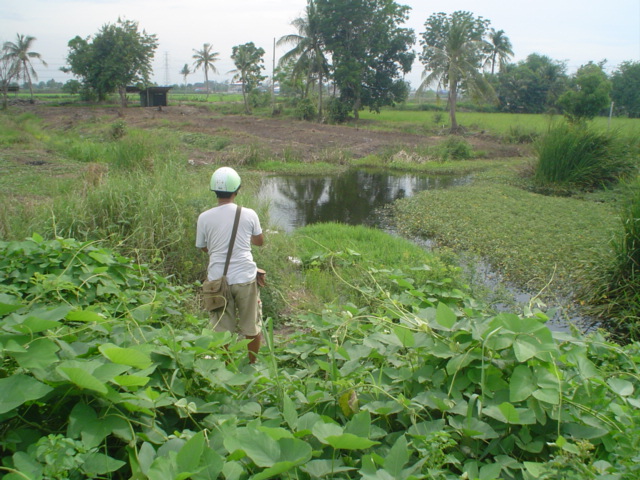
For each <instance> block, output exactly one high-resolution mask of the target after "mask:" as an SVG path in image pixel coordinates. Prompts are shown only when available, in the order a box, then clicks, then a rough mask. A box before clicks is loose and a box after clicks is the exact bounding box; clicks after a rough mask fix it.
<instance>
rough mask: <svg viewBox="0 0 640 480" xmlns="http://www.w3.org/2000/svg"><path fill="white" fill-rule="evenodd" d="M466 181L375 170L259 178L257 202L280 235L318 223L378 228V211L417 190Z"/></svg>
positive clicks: (456, 184) (450, 177)
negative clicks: (260, 200) (266, 209)
mask: <svg viewBox="0 0 640 480" xmlns="http://www.w3.org/2000/svg"><path fill="white" fill-rule="evenodd" d="M470 181H471V176H469V175H465V176H459V175H458V176H443V175H438V176H418V175H408V174H391V173H389V172H382V171H379V170H349V171H347V172H345V173H341V174H338V175H327V176H277V177H265V178H264V179H263V180H262V186H261V188H260V192H259V196H260V198H266V199H267V201H268V202H269V220H270V223H271V224H272V225H274V226H277V227H279V228H281V229H282V230H284V231H287V232H289V231H292V230H294V229H295V228H298V227H302V226H304V225H309V224H312V223H319V222H338V223H346V224H349V225H367V226H371V227H380V226H381V223H380V222H381V216H380V210H381V208H382V207H384V206H385V205H389V204H391V203H393V202H394V201H396V200H398V199H400V198H404V197H410V196H412V195H415V194H416V193H417V192H420V191H422V190H433V189H438V188H449V187H453V186H458V185H464V184H467V183H469V182H470Z"/></svg>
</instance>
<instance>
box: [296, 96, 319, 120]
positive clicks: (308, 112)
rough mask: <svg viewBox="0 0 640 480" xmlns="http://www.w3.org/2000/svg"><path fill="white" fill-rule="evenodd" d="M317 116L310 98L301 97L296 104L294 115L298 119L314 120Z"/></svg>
mask: <svg viewBox="0 0 640 480" xmlns="http://www.w3.org/2000/svg"><path fill="white" fill-rule="evenodd" d="M317 116H318V111H317V110H316V106H315V104H314V103H313V101H312V100H311V99H310V98H303V99H301V100H300V101H298V104H297V105H296V117H297V118H299V119H300V120H314V119H315V118H316V117H317Z"/></svg>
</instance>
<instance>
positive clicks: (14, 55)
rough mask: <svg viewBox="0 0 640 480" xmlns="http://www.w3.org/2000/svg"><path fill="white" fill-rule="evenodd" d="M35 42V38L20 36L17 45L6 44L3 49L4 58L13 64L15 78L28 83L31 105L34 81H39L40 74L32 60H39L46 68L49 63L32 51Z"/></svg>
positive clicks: (17, 38) (17, 37)
mask: <svg viewBox="0 0 640 480" xmlns="http://www.w3.org/2000/svg"><path fill="white" fill-rule="evenodd" d="M35 41H36V38H35V37H32V36H30V35H21V34H18V35H17V36H16V42H15V43H13V42H5V43H4V45H3V47H2V50H3V52H4V55H3V57H4V58H6V59H8V60H10V61H11V62H12V70H13V72H14V77H15V78H16V79H17V80H20V78H22V79H23V80H24V81H25V82H26V83H28V84H29V92H31V103H33V85H32V79H33V80H37V79H38V74H37V73H36V71H35V69H34V68H33V65H32V64H31V59H38V60H40V62H42V64H43V65H44V66H45V67H46V66H47V62H45V61H44V60H43V59H42V57H41V56H40V54H39V53H38V52H32V51H31V47H32V45H33V42H35Z"/></svg>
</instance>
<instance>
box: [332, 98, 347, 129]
mask: <svg viewBox="0 0 640 480" xmlns="http://www.w3.org/2000/svg"><path fill="white" fill-rule="evenodd" d="M327 112H329V121H330V122H333V123H344V122H346V121H347V120H348V119H349V115H350V114H351V107H350V106H349V104H348V103H346V102H343V101H341V100H340V99H339V98H337V97H332V98H331V99H330V100H329V102H327Z"/></svg>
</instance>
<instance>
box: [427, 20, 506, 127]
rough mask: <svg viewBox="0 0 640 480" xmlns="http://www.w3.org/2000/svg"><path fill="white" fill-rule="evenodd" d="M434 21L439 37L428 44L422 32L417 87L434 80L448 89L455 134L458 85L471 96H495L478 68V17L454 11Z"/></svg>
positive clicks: (481, 44) (481, 45) (483, 44)
mask: <svg viewBox="0 0 640 480" xmlns="http://www.w3.org/2000/svg"><path fill="white" fill-rule="evenodd" d="M438 15H444V14H438ZM434 22H440V24H439V25H438V24H437V23H436V24H435V27H437V28H433V29H432V30H434V31H436V32H437V35H439V36H438V39H437V41H436V42H433V43H432V44H430V43H429V42H427V41H426V37H427V33H425V34H424V35H425V42H424V44H425V53H423V55H422V57H421V58H422V60H423V63H425V71H424V72H423V74H422V78H423V81H422V84H421V85H420V87H419V88H418V90H419V91H421V90H423V89H425V88H426V87H428V86H429V85H431V84H434V83H437V85H438V86H439V87H441V86H444V87H446V88H448V104H449V117H450V120H451V133H458V131H459V126H458V122H457V120H456V103H457V100H458V91H459V89H460V88H461V87H462V86H464V88H465V90H466V91H467V92H468V93H470V94H471V95H473V96H475V97H485V98H493V97H495V93H494V91H493V88H492V87H491V85H490V84H489V82H488V81H487V79H486V78H485V77H484V76H483V75H482V73H481V72H480V70H479V68H480V64H481V54H482V53H483V52H485V51H486V49H487V47H486V42H484V41H483V40H482V32H483V29H482V20H475V19H474V18H473V17H472V16H471V14H469V13H468V12H454V13H453V14H452V15H451V17H450V18H449V19H443V18H442V17H440V18H435V19H434ZM427 23H429V21H427Z"/></svg>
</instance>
